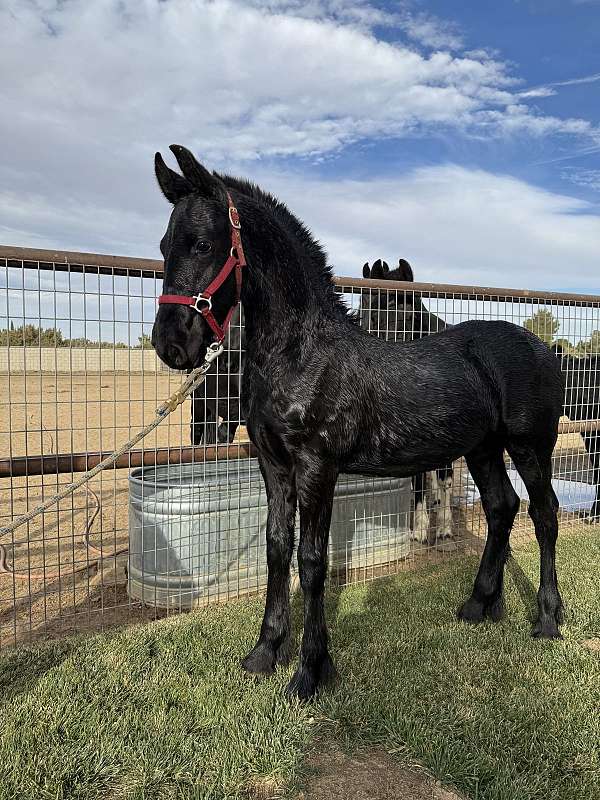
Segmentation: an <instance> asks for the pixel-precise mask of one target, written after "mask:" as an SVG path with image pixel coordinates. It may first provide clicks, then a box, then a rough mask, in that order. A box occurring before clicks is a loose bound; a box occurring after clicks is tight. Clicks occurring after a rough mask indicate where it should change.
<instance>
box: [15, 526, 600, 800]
mask: <svg viewBox="0 0 600 800" xmlns="http://www.w3.org/2000/svg"><path fill="white" fill-rule="evenodd" d="M536 551H537V547H535V548H534V547H532V548H531V549H530V550H528V551H526V552H519V553H518V554H517V562H518V565H519V567H520V569H521V570H522V572H523V573H524V575H525V576H527V578H529V580H531V581H533V582H534V583H536V584H537V574H538V555H537V552H536ZM474 569H475V561H474V560H473V559H465V560H461V561H456V562H454V563H451V564H449V565H447V566H444V567H442V568H440V567H431V568H426V569H423V570H420V571H419V572H415V573H406V574H402V575H400V576H397V577H395V578H392V579H385V580H381V581H376V582H374V583H372V584H368V585H365V586H357V587H351V588H347V589H345V590H343V591H341V592H331V596H330V599H329V619H330V623H331V639H332V647H333V652H334V657H335V659H336V662H337V665H338V668H339V671H340V680H339V682H338V683H337V685H336V686H335V687H333V688H330V689H329V690H328V691H327V692H325V693H324V694H323V695H322V697H321V699H320V700H319V701H318V703H316V704H314V705H312V706H306V707H300V706H299V705H297V704H289V703H287V702H286V701H285V700H284V699H283V688H284V686H285V683H286V681H287V680H288V679H289V677H290V675H291V668H290V669H288V670H281V671H279V672H278V674H277V675H276V676H275V677H274V678H271V679H268V680H266V681H262V682H259V683H255V682H254V681H253V680H252V679H250V678H248V677H247V676H245V675H244V674H242V672H241V670H240V669H239V666H238V664H239V660H240V658H241V657H242V656H243V655H244V654H245V653H246V652H247V650H248V649H249V648H250V647H251V645H252V644H253V640H254V637H255V635H256V633H257V631H258V627H259V623H260V618H261V612H262V600H260V599H259V600H252V601H248V602H239V603H232V604H230V605H228V606H226V607H215V608H210V609H206V610H203V611H199V612H197V613H194V614H190V615H185V616H180V617H178V618H176V619H170V620H167V621H163V622H158V623H153V624H152V625H150V626H146V627H134V628H131V629H128V630H125V631H121V632H117V633H112V634H105V635H99V636H89V637H78V638H74V639H70V640H63V641H59V642H55V643H49V644H47V645H45V646H43V647H38V648H21V649H19V650H14V651H7V652H6V653H4V654H3V655H2V656H1V657H0V704H1V706H2V708H1V716H0V798H1V799H2V800H8V799H9V798H10V800H15V798H16V799H18V800H28V799H29V798H31V799H32V800H33V799H34V798H35V800H43V799H45V798H48V800H49V799H50V798H52V800H60V798H86V800H93V798H100V797H101V798H128V800H129V799H133V798H136V799H137V798H140V800H141V798H144V800H150V799H152V800H153V799H154V798H169V799H171V798H235V797H246V796H247V795H248V792H249V791H250V793H251V789H252V787H253V786H255V785H257V784H260V783H263V782H264V783H266V784H267V785H272V786H275V787H276V786H281V787H284V788H285V787H288V788H289V787H293V786H294V785H296V783H297V781H298V776H299V775H300V774H301V770H302V763H303V758H304V755H305V754H306V752H307V751H308V749H309V748H310V747H311V743H314V742H315V741H316V740H318V739H319V738H323V737H324V738H335V739H336V740H337V741H339V742H341V743H342V745H344V746H346V747H348V748H350V749H352V748H355V747H362V746H369V745H370V744H377V745H383V746H384V747H385V748H386V749H387V750H388V751H389V752H392V753H393V754H394V757H396V758H398V759H401V760H404V759H410V760H413V759H415V758H416V759H418V760H420V761H421V762H422V763H423V764H424V765H425V766H426V767H427V768H428V769H429V770H430V771H431V772H432V773H433V774H435V775H436V776H437V777H439V778H440V779H442V780H443V781H445V782H447V783H448V784H451V785H455V786H456V787H457V788H458V789H459V790H461V791H463V792H465V793H466V794H468V795H469V796H470V797H471V798H473V799H474V798H478V800H534V799H535V800H538V798H539V800H542V798H543V800H595V799H596V798H600V752H599V748H600V655H599V654H598V653H593V652H591V651H589V650H587V649H586V648H583V647H582V646H581V642H582V640H584V639H586V638H590V637H592V636H594V635H598V634H600V580H599V578H600V534H598V533H596V534H594V535H592V531H591V530H588V532H587V535H585V536H582V537H577V538H567V537H563V539H562V542H561V544H560V549H559V575H560V579H561V591H562V593H563V598H564V600H565V603H566V606H567V621H566V624H565V626H564V627H563V632H564V636H565V639H564V641H562V642H544V641H542V642H540V641H534V640H531V639H530V638H529V626H530V623H529V618H530V617H531V616H532V614H533V613H534V608H535V598H534V597H533V596H532V595H531V593H530V591H529V590H528V588H527V586H526V584H525V583H524V581H523V579H522V577H520V576H519V575H515V573H514V570H513V571H512V572H509V573H508V574H507V581H506V583H507V618H506V620H505V621H503V622H502V623H499V624H497V625H492V624H485V625H483V626H478V627H467V626H464V625H462V624H459V623H458V622H456V621H455V620H454V617H453V614H454V610H455V608H456V607H457V606H458V604H459V602H460V600H461V599H462V598H463V597H464V596H465V595H466V594H467V593H468V591H469V589H470V585H471V582H472V579H473V575H474ZM515 578H516V579H515Z"/></svg>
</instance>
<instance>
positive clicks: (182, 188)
mask: <svg viewBox="0 0 600 800" xmlns="http://www.w3.org/2000/svg"><path fill="white" fill-rule="evenodd" d="M154 172H155V173H156V180H157V181H158V185H159V186H160V188H161V191H162V193H163V194H164V196H165V197H166V198H167V200H168V201H169V203H173V204H175V203H176V202H177V201H178V200H181V198H182V197H186V196H187V195H188V194H191V193H192V191H193V190H192V186H191V184H190V183H188V182H187V181H186V179H185V178H182V177H181V175H178V174H177V173H176V172H174V171H173V170H172V169H169V167H167V165H166V164H165V162H164V161H163V157H162V156H161V154H160V153H156V155H155V156H154Z"/></svg>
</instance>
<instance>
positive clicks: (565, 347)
mask: <svg viewBox="0 0 600 800" xmlns="http://www.w3.org/2000/svg"><path fill="white" fill-rule="evenodd" d="M554 344H557V345H558V346H559V347H560V349H561V350H562V351H563V353H565V354H566V355H569V356H570V355H575V350H576V348H575V347H573V345H572V344H571V342H570V341H569V340H568V339H555V340H554Z"/></svg>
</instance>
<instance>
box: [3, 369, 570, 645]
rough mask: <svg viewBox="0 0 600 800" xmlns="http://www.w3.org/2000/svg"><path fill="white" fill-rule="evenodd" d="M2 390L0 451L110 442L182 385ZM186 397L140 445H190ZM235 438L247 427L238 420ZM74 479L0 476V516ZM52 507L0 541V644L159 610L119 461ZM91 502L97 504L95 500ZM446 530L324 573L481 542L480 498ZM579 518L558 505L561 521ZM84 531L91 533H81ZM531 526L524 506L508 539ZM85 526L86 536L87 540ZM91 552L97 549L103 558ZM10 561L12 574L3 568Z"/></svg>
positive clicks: (60, 381) (31, 382)
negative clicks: (401, 553) (135, 542)
mask: <svg viewBox="0 0 600 800" xmlns="http://www.w3.org/2000/svg"><path fill="white" fill-rule="evenodd" d="M0 380H3V381H6V383H7V388H8V391H7V392H5V393H4V394H3V397H4V398H8V397H10V404H9V403H8V402H7V400H6V399H5V400H4V402H2V403H0V458H2V457H6V456H7V455H9V454H10V455H13V456H19V455H26V454H29V455H36V454H39V453H43V454H52V453H56V452H63V453H68V452H83V451H86V450H99V449H104V450H110V449H112V448H113V447H115V446H116V445H118V444H120V443H121V442H123V441H124V440H126V439H127V438H129V436H130V435H131V434H133V433H134V432H136V431H137V430H139V428H140V427H142V426H143V425H144V424H145V423H147V422H148V421H150V420H151V419H152V418H153V412H154V409H155V408H156V406H157V405H159V403H160V402H161V401H162V400H164V399H165V398H166V397H167V396H169V395H170V394H171V393H172V392H173V391H174V390H175V389H176V388H177V387H178V386H179V384H180V376H179V375H176V374H174V375H171V374H169V373H156V374H151V375H144V376H142V375H128V374H118V373H117V374H110V373H109V374H102V375H100V374H88V375H83V374H81V375H79V374H72V375H69V374H65V375H52V374H50V375H45V374H44V375H28V376H27V380H25V378H24V376H23V375H16V376H14V375H13V376H10V378H9V376H0ZM189 415H190V411H189V401H186V403H185V404H184V405H183V406H182V407H181V408H180V409H177V411H176V412H175V413H174V414H172V415H171V417H169V419H168V420H166V421H165V422H164V423H163V424H162V425H161V426H160V427H159V428H158V429H157V431H155V432H153V433H152V434H150V436H149V437H148V438H147V439H146V440H145V441H144V443H143V444H144V447H145V448H154V447H157V446H167V445H169V446H172V447H173V446H174V447H178V446H188V445H189ZM236 438H237V439H238V440H243V439H244V438H245V430H244V429H239V430H238V437H236ZM558 452H559V454H560V458H559V462H560V464H561V465H562V466H561V470H563V469H564V470H566V471H567V472H568V471H569V469H572V470H575V471H577V470H580V469H581V463H580V462H581V459H582V458H583V457H584V456H583V451H582V444H581V438H580V437H579V436H578V435H567V436H562V437H560V441H559V447H558ZM465 475H466V473H465V468H464V464H461V463H460V462H457V465H456V469H455V480H454V493H455V496H457V497H458V498H463V496H464V491H463V484H464V479H465ZM71 480H72V476H71V475H70V474H64V475H58V476H57V475H44V476H32V477H31V478H29V479H27V478H13V479H0V526H1V525H3V524H7V523H9V522H10V521H11V520H12V519H14V517H15V516H18V515H19V514H21V513H24V512H25V511H27V510H29V509H30V508H34V507H35V506H36V505H37V504H38V503H39V502H40V501H41V500H42V499H43V498H46V497H48V496H50V495H51V494H54V493H55V492H56V491H57V490H58V489H59V488H60V487H61V486H63V485H65V484H67V483H69V482H70V481H71ZM90 487H91V489H92V491H93V494H90V493H88V492H86V490H85V489H81V490H79V491H78V492H76V494H75V495H74V496H72V497H69V498H66V499H65V500H63V501H62V502H61V504H60V506H59V507H58V508H56V509H52V510H50V511H48V512H46V513H45V514H44V515H43V517H41V518H39V519H37V520H36V521H34V522H32V523H31V524H30V526H29V528H27V527H23V528H21V529H19V530H18V531H16V533H15V536H14V539H12V540H11V539H10V538H8V539H6V540H5V541H3V544H5V545H6V562H7V563H4V564H3V563H2V552H1V550H0V647H2V646H4V645H8V644H12V643H15V642H19V641H23V640H29V639H37V638H42V637H43V638H46V637H49V636H59V635H63V634H65V633H70V632H72V631H76V630H80V629H86V630H90V629H91V630H95V629H100V628H105V627H108V626H111V625H115V624H123V623H127V622H132V621H138V620H142V619H154V618H156V617H158V616H164V614H165V613H166V612H164V611H161V610H156V609H153V608H146V607H143V606H142V605H141V604H139V603H136V602H133V601H132V600H130V598H129V597H128V595H127V591H126V571H125V570H126V564H127V554H126V552H125V551H126V548H127V544H128V481H127V471H126V470H107V471H106V472H104V473H101V475H99V476H98V478H96V479H94V481H92V483H91V484H90ZM96 509H98V513H97V515H95V511H96ZM453 515H454V520H453V527H454V531H455V537H454V541H453V542H451V543H450V544H449V546H444V547H443V548H442V547H440V546H439V545H438V546H436V542H435V533H433V535H432V537H430V538H431V539H432V541H431V543H430V546H422V545H416V544H415V543H413V544H412V547H411V552H410V554H409V556H408V558H406V559H403V561H401V562H398V561H396V562H393V563H390V564H389V565H385V566H383V567H378V568H377V569H376V570H375V569H365V570H362V571H361V572H360V574H352V575H345V574H343V575H340V574H338V575H335V576H332V577H333V579H334V581H335V582H337V583H344V582H346V581H350V580H368V579H370V578H373V577H376V576H377V575H380V574H389V573H392V572H397V571H398V570H400V569H407V568H411V567H414V566H415V564H417V563H421V562H423V561H431V560H434V561H439V560H443V559H444V558H447V557H451V556H452V555H453V554H455V553H464V552H479V551H480V550H481V548H482V546H483V542H484V538H485V533H486V526H485V519H484V517H483V514H482V513H481V508H480V505H479V503H475V504H473V505H466V504H465V503H464V500H463V501H462V503H461V502H459V503H458V504H457V507H456V508H455V509H454V511H453ZM576 520H577V518H576V517H575V515H572V514H563V517H562V520H561V525H562V527H563V530H564V529H565V527H566V526H569V525H571V524H573V522H574V521H576ZM88 531H89V536H87V534H88ZM532 535H533V529H532V527H531V524H530V521H529V518H528V517H527V515H526V513H525V508H524V507H523V509H522V511H521V513H520V514H519V515H518V517H517V520H516V524H515V528H514V531H513V542H515V543H517V544H518V542H520V541H525V540H528V539H529V538H530V537H531V536H532ZM86 536H87V540H86ZM99 556H101V557H100V558H99ZM11 567H14V570H15V573H16V574H14V575H13V574H11V573H10V571H7V570H10V569H11Z"/></svg>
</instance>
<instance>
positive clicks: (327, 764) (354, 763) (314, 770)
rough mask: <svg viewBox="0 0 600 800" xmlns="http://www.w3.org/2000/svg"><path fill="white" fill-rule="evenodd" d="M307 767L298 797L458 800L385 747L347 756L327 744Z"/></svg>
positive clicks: (314, 799) (310, 799) (304, 799)
mask: <svg viewBox="0 0 600 800" xmlns="http://www.w3.org/2000/svg"><path fill="white" fill-rule="evenodd" d="M308 767H309V770H310V773H311V775H310V778H309V781H308V785H307V787H306V789H305V790H304V791H303V792H301V793H300V794H299V795H298V797H297V800H359V799H360V800H461V798H460V796H459V795H458V794H456V792H453V791H451V790H449V789H446V788H444V787H443V786H442V785H441V784H440V783H439V781H436V780H434V779H433V778H431V777H430V776H428V775H427V774H426V773H424V772H423V771H422V770H420V769H419V768H418V766H417V765H415V766H412V767H405V766H401V765H400V764H397V763H395V762H394V760H393V759H392V757H391V756H390V755H389V754H388V753H386V752H385V750H369V751H367V752H364V753H362V754H360V755H359V756H348V755H345V754H344V753H343V752H342V751H341V750H340V749H338V748H336V747H333V746H329V747H327V748H325V749H324V750H323V751H322V752H319V753H315V754H314V755H313V756H312V758H311V759H310V761H309V764H308ZM257 800H258V799H257Z"/></svg>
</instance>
